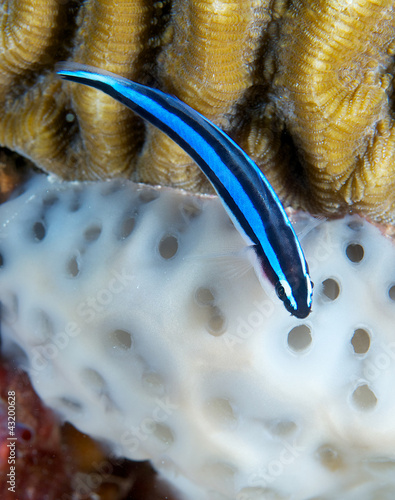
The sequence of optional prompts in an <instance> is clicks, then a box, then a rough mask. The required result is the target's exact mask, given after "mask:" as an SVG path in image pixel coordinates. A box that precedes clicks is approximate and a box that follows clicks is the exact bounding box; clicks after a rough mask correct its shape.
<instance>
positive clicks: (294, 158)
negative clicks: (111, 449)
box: [0, 0, 395, 222]
mask: <svg viewBox="0 0 395 500" xmlns="http://www.w3.org/2000/svg"><path fill="white" fill-rule="evenodd" d="M0 19H1V32H2V37H1V38H0V109H1V115H2V120H1V124H0V144H2V145H3V146H6V147H7V148H9V149H11V150H13V151H17V152H19V153H20V154H22V155H24V156H26V157H28V158H30V159H31V160H33V161H34V162H35V163H36V164H37V165H38V166H40V167H41V168H43V169H44V170H46V171H49V172H53V173H56V174H58V175H60V176H61V177H63V178H65V179H95V178H107V177H114V176H125V177H129V178H130V177H131V178H134V179H135V180H139V181H144V182H150V183H153V184H158V183H159V184H168V185H173V186H180V187H185V188H188V189H191V190H195V191H196V190H199V191H208V190H209V189H210V188H209V186H208V185H207V182H206V180H205V179H204V178H203V177H202V175H201V173H200V171H199V170H198V169H197V167H196V166H195V165H194V164H193V163H192V162H191V160H190V159H189V157H188V156H186V155H185V153H183V152H182V151H181V150H180V149H179V148H178V147H177V146H175V145H174V144H173V143H172V142H171V141H170V140H169V139H168V138H167V137H165V136H164V135H163V134H161V133H159V132H158V131H157V130H155V129H153V128H151V127H150V126H147V127H146V126H144V124H143V123H142V122H141V121H140V120H139V119H138V118H136V117H135V116H133V115H132V113H131V112H129V111H128V110H126V109H124V108H122V106H121V105H119V104H117V103H115V102H113V101H111V99H109V98H108V97H106V96H103V95H100V94H99V93H97V92H95V91H94V90H91V89H88V88H84V89H82V88H78V87H77V86H75V85H71V84H69V83H61V82H60V81H58V80H56V79H55V78H54V75H53V69H54V64H55V63H56V62H57V61H59V60H61V59H71V60H75V61H77V62H82V63H88V64H92V65H97V66H98V67H101V68H103V69H108V70H111V71H114V72H117V73H119V74H121V75H123V76H126V77H128V78H131V79H136V80H139V81H141V82H142V83H146V84H149V85H153V86H158V87H160V88H162V89H163V90H165V91H167V92H170V93H173V94H176V95H177V96H179V97H180V98H181V99H183V100H184V101H186V102H187V103H188V104H190V105H191V106H192V107H194V108H196V109H197V110H198V111H201V112H202V113H203V114H205V115H206V116H208V117H209V118H210V119H212V120H213V121H215V122H216V123H217V124H219V125H220V126H221V127H223V128H225V129H226V130H228V131H229V132H230V134H231V135H232V136H233V137H234V138H235V139H236V140H237V141H238V142H239V143H240V144H241V145H242V146H243V147H244V149H245V150H246V151H247V152H248V153H249V154H250V155H251V156H253V157H254V159H255V160H256V161H257V162H258V164H259V166H260V167H261V168H262V169H263V171H264V172H265V173H266V174H267V176H268V178H269V180H270V181H271V182H272V183H273V185H274V187H275V189H276V190H277V191H278V193H279V194H280V197H281V198H282V199H283V200H284V201H285V202H286V203H288V204H292V205H293V206H295V207H304V208H307V209H309V210H311V211H314V212H324V213H333V212H336V213H338V212H339V211H342V210H348V209H349V208H350V207H352V208H354V209H355V210H358V211H361V212H364V213H365V214H367V215H369V216H371V217H373V218H376V219H381V220H385V221H388V222H393V220H394V209H395V207H394V195H393V193H394V175H393V164H394V161H393V159H394V158H393V151H394V147H393V146H394V137H393V135H394V134H393V121H392V120H393V119H392V101H391V93H392V74H393V50H394V31H395V23H394V6H393V2H392V1H391V0H379V1H373V0H366V1H364V2H360V1H359V0H353V1H350V0H329V1H328V0H319V1H316V2H310V1H308V0H292V1H285V0H278V1H276V2H271V1H269V0H188V1H176V0H174V1H170V0H165V1H148V0H134V1H133V2H132V1H126V0H122V1H120V2H112V1H110V0H86V1H85V2H80V1H78V0H70V1H64V2H63V1H59V0H7V1H6V2H4V3H3V7H2V10H1V13H0Z"/></svg>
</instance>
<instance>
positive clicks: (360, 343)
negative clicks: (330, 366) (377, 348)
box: [351, 328, 370, 354]
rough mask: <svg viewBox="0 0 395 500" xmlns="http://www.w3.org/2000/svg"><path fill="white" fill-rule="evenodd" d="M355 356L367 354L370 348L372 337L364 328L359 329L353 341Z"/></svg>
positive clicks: (355, 332)
mask: <svg viewBox="0 0 395 500" xmlns="http://www.w3.org/2000/svg"><path fill="white" fill-rule="evenodd" d="M351 344H352V346H353V349H354V352H355V354H366V353H367V352H368V350H369V347H370V335H369V333H368V332H367V331H366V330H364V329H363V328H357V329H356V330H355V331H354V335H353V336H352V339H351Z"/></svg>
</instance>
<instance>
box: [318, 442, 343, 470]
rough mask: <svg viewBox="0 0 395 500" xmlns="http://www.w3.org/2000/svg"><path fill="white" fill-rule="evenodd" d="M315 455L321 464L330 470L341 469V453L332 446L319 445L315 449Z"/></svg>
mask: <svg viewBox="0 0 395 500" xmlns="http://www.w3.org/2000/svg"><path fill="white" fill-rule="evenodd" d="M316 456H317V458H318V460H319V461H320V462H321V464H322V465H323V466H324V467H326V468H327V469H329V470H330V471H332V472H335V471H337V470H339V469H341V468H342V467H343V465H344V464H343V459H342V456H341V453H339V451H338V450H337V449H336V448H335V447H334V446H330V445H323V446H320V447H319V448H318V450H317V451H316Z"/></svg>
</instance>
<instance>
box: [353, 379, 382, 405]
mask: <svg viewBox="0 0 395 500" xmlns="http://www.w3.org/2000/svg"><path fill="white" fill-rule="evenodd" d="M352 401H353V403H354V405H355V406H356V407H357V408H358V409H359V410H371V409H373V408H374V407H375V406H376V404H377V398H376V396H375V394H374V392H373V391H372V390H371V389H370V388H369V386H368V385H367V384H363V385H360V386H359V387H357V388H356V389H355V391H354V392H353V393H352Z"/></svg>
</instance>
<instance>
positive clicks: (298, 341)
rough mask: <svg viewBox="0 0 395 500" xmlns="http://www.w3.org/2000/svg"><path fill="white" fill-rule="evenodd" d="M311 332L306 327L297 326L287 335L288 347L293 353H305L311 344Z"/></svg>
mask: <svg viewBox="0 0 395 500" xmlns="http://www.w3.org/2000/svg"><path fill="white" fill-rule="evenodd" d="M311 341H312V337H311V330H310V328H309V327H308V326H307V325H299V326H295V328H292V330H291V331H290V332H289V333H288V346H289V348H290V349H291V350H292V351H294V352H298V353H299V352H302V351H305V350H306V349H307V348H308V347H309V345H310V344H311Z"/></svg>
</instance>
